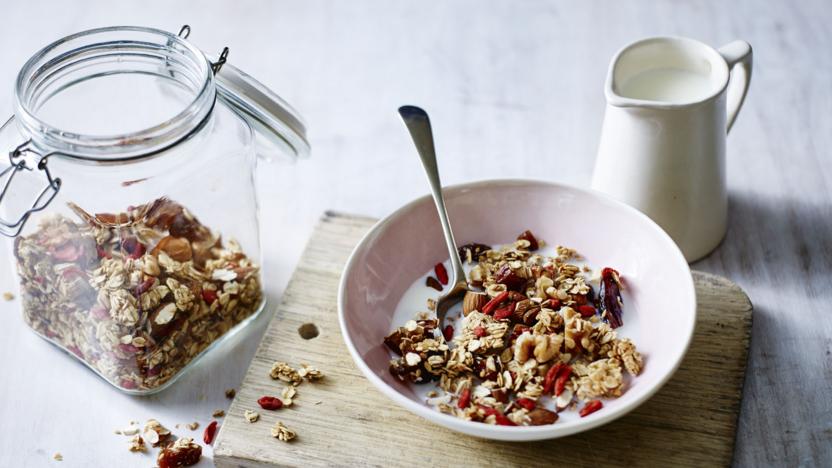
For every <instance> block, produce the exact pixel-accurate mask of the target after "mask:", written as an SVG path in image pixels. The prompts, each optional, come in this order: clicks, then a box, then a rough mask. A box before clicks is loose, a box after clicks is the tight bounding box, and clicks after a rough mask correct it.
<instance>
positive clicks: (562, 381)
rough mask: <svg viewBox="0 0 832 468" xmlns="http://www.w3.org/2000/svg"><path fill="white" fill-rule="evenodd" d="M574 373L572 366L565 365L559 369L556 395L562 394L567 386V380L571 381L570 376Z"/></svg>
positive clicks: (556, 380)
mask: <svg viewBox="0 0 832 468" xmlns="http://www.w3.org/2000/svg"><path fill="white" fill-rule="evenodd" d="M571 375H572V368H571V367H569V366H563V368H561V369H560V371H558V377H557V379H555V396H560V394H561V393H563V389H564V388H565V387H566V382H568V381H569V377H570V376H571Z"/></svg>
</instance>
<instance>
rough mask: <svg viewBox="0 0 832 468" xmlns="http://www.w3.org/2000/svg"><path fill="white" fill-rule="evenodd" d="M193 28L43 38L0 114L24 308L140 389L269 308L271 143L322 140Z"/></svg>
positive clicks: (126, 386)
mask: <svg viewBox="0 0 832 468" xmlns="http://www.w3.org/2000/svg"><path fill="white" fill-rule="evenodd" d="M189 32H190V28H188V27H187V26H185V27H183V29H182V31H180V33H179V35H176V34H171V33H168V32H165V31H160V30H156V29H150V28H143V27H109V28H101V29H94V30H90V31H85V32H81V33H77V34H74V35H71V36H68V37H65V38H63V39H61V40H59V41H57V42H55V43H53V44H51V45H49V46H47V47H45V48H44V49H42V50H41V51H40V52H38V53H37V54H35V55H34V56H33V57H32V58H31V59H30V60H29V61H28V62H27V63H26V64H25V65H24V66H23V68H22V69H21V70H20V73H19V75H18V78H17V82H16V87H15V101H14V102H15V115H14V116H13V117H12V118H11V119H9V121H8V122H6V124H5V125H3V127H2V128H0V144H2V145H3V146H2V147H3V148H8V150H9V151H10V152H9V166H8V167H5V168H4V170H3V171H2V174H1V175H2V179H3V181H2V184H3V189H2V193H0V205H2V208H0V213H2V215H1V216H2V220H0V231H2V233H3V234H5V235H7V236H9V237H14V242H13V243H12V244H13V256H12V258H13V260H14V261H15V262H16V265H17V271H18V276H19V280H20V291H21V299H22V306H23V314H24V319H25V321H26V323H27V324H28V325H29V326H30V327H31V328H32V329H33V330H34V331H35V332H36V333H38V334H39V335H40V336H42V337H43V338H45V339H46V340H48V341H50V342H52V343H53V344H55V345H57V346H58V347H60V348H62V349H64V350H66V351H67V352H69V353H71V354H72V355H73V356H75V357H77V359H78V360H80V361H81V362H83V363H84V364H86V365H87V366H88V367H89V368H90V369H92V370H93V371H95V372H96V373H98V375H100V376H101V377H103V378H104V379H105V380H107V381H108V382H109V383H111V384H112V385H114V386H115V387H117V388H119V389H121V390H123V391H125V392H128V393H133V394H148V393H152V392H155V391H159V390H161V389H163V388H165V387H166V386H168V385H170V384H171V383H172V382H174V381H175V380H176V378H177V377H178V376H180V375H182V373H183V372H184V371H185V370H187V369H188V368H189V367H191V366H193V365H194V363H195V362H197V361H198V360H199V358H200V357H201V356H203V355H204V354H205V353H206V352H207V351H208V350H209V349H211V348H214V347H216V345H217V344H218V343H220V342H221V341H223V340H224V339H225V338H227V337H228V336H230V334H231V333H233V332H234V331H236V330H239V329H240V328H241V327H243V326H244V325H245V324H246V323H248V322H250V321H252V320H253V318H254V317H255V316H256V315H257V314H259V313H260V311H262V310H263V308H264V305H265V297H264V295H263V289H262V280H261V271H260V267H259V265H260V261H261V258H260V245H259V227H258V208H257V207H258V204H257V196H256V193H255V186H254V175H255V172H254V171H255V167H256V164H257V161H258V156H268V157H272V156H281V155H282V156H284V157H285V158H286V159H290V160H291V159H294V158H296V157H297V156H303V155H306V154H308V151H309V146H308V144H307V142H306V139H305V128H304V125H303V124H302V122H301V120H300V119H299V117H298V116H297V114H296V113H295V112H294V111H293V110H292V109H291V108H290V107H289V106H288V105H287V104H286V103H285V102H283V101H282V100H281V99H280V98H279V97H277V96H276V95H274V94H273V93H272V92H271V91H269V90H268V89H267V88H265V87H264V86H262V85H261V84H259V83H258V82H257V81H255V80H254V79H252V78H251V77H249V76H248V75H246V74H244V73H242V72H241V71H239V70H237V69H236V68H234V67H233V66H231V65H230V64H229V63H226V61H227V56H228V49H227V48H226V49H225V50H224V51H223V52H222V54H220V56H219V58H218V59H217V60H216V61H213V62H212V61H211V60H209V59H208V57H207V56H206V55H205V54H204V53H203V52H201V51H200V50H199V49H198V48H196V47H195V46H194V45H193V44H191V43H190V42H189V41H188V40H187V36H188V33H189Z"/></svg>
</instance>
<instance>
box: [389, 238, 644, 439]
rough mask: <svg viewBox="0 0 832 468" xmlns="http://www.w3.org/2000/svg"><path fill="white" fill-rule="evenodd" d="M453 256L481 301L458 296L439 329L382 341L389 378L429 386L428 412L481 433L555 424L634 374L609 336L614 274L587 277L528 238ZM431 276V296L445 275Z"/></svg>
mask: <svg viewBox="0 0 832 468" xmlns="http://www.w3.org/2000/svg"><path fill="white" fill-rule="evenodd" d="M546 251H548V252H549V253H548V254H547V253H544V252H546ZM460 257H461V258H462V259H463V262H466V261H467V263H468V264H469V266H470V268H469V271H468V281H469V284H471V285H472V286H476V287H478V288H481V289H482V290H483V292H482V293H473V292H469V293H467V294H466V296H465V298H464V300H463V302H462V307H461V308H462V310H461V312H460V313H459V314H458V316H457V317H456V318H457V319H458V320H457V322H456V324H454V323H450V321H451V319H452V318H454V317H453V314H449V317H448V320H449V323H448V324H447V325H446V326H445V327H442V329H441V330H440V324H439V322H438V320H437V319H436V318H434V317H433V316H432V315H431V314H430V313H425V312H422V313H419V314H417V316H416V317H415V319H412V320H408V321H407V322H406V323H405V324H404V325H403V326H400V327H397V328H396V329H395V330H393V332H392V333H390V334H389V335H388V336H387V337H386V338H385V340H384V343H385V345H386V346H387V347H388V348H389V349H390V350H391V351H392V353H393V359H392V360H391V362H390V373H391V374H392V375H393V376H394V377H395V378H396V379H398V380H399V381H401V382H406V383H411V384H427V383H433V384H434V385H435V388H433V389H431V390H430V391H429V392H428V393H427V394H426V397H427V398H426V401H427V403H428V404H429V405H431V406H433V407H435V408H436V409H437V410H439V411H441V412H443V413H446V414H450V415H453V416H456V417H458V418H461V419H465V420H470V421H478V422H483V423H487V424H497V425H504V426H538V425H547V424H555V423H556V422H557V420H558V418H559V414H560V413H561V412H563V411H571V410H576V409H577V410H578V413H579V415H580V417H585V416H588V415H589V414H591V413H594V412H596V411H598V410H600V409H601V408H602V407H603V400H604V399H612V398H617V397H619V396H621V395H622V394H623V393H624V392H625V391H626V388H627V383H628V379H630V378H635V377H636V376H637V375H638V374H639V373H640V372H641V369H642V366H643V358H642V356H641V354H640V353H639V352H638V351H637V350H636V347H635V344H634V343H633V342H632V341H631V340H630V339H628V338H624V337H619V336H618V333H617V331H616V329H617V328H619V327H621V326H622V325H623V317H622V308H623V300H622V297H621V289H622V282H621V278H620V276H619V274H618V272H617V271H616V270H614V269H612V268H604V269H602V270H601V273H600V275H598V277H597V278H593V277H592V276H590V273H591V270H590V269H589V268H588V267H587V266H580V265H579V264H578V262H579V261H580V260H581V259H580V257H579V256H578V254H577V252H575V251H574V250H572V249H569V248H566V247H562V246H557V247H555V248H553V249H549V248H546V247H545V246H544V245H543V242H542V241H539V240H538V239H536V238H535V236H534V235H533V234H532V233H531V232H529V231H526V232H524V233H522V234H521V235H520V236H519V237H518V239H517V240H516V241H515V242H514V243H512V244H509V245H506V246H503V247H500V248H494V249H492V248H491V247H489V246H487V245H484V244H469V245H466V246H463V247H462V248H461V249H460ZM434 273H435V275H434V276H428V278H427V279H426V281H425V286H428V287H430V288H433V289H439V290H441V289H442V288H443V285H446V284H447V283H448V275H447V272H446V271H445V268H444V266H443V265H442V264H438V265H436V267H435V270H434ZM425 292H426V291H424V289H423V296H424V295H426V294H425ZM431 292H432V291H431ZM427 305H428V308H429V309H431V308H433V307H434V306H435V302H433V300H432V299H428V302H427ZM628 376H629V377H628Z"/></svg>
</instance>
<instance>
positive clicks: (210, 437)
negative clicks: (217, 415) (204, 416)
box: [202, 421, 218, 445]
mask: <svg viewBox="0 0 832 468" xmlns="http://www.w3.org/2000/svg"><path fill="white" fill-rule="evenodd" d="M217 424H218V423H217V422H216V421H211V423H210V424H208V425H207V426H205V432H203V433H202V440H203V441H204V442H205V443H206V444H208V445H211V443H212V442H214V436H215V435H216V434H217Z"/></svg>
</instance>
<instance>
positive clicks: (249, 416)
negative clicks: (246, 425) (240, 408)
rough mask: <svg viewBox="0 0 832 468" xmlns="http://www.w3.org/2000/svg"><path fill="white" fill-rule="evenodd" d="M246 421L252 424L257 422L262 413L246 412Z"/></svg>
mask: <svg viewBox="0 0 832 468" xmlns="http://www.w3.org/2000/svg"><path fill="white" fill-rule="evenodd" d="M245 417H246V421H248V422H250V423H254V422H257V420H258V419H260V413H258V412H257V411H251V410H246V412H245Z"/></svg>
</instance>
